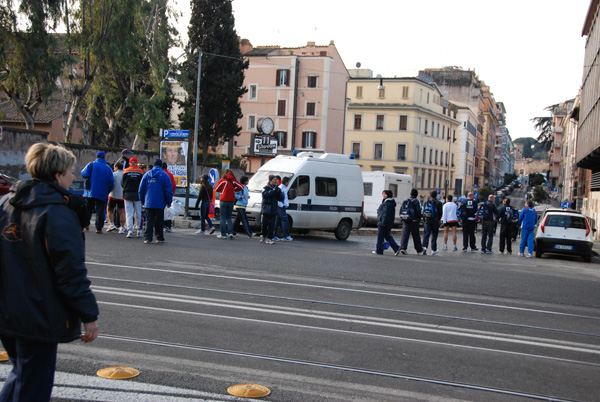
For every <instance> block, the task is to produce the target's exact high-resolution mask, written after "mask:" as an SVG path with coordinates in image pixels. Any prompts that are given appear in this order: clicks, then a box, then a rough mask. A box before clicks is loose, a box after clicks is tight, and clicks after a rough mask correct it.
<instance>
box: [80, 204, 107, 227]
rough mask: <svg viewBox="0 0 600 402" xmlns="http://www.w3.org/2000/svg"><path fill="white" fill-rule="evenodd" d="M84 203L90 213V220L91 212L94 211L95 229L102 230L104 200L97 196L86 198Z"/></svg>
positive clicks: (104, 209)
mask: <svg viewBox="0 0 600 402" xmlns="http://www.w3.org/2000/svg"><path fill="white" fill-rule="evenodd" d="M85 203H86V206H87V210H88V212H89V213H90V220H91V219H92V218H91V216H92V213H94V212H96V230H102V228H103V227H104V212H105V211H106V202H104V201H102V200H99V199H97V198H86V199H85ZM88 226H89V225H88Z"/></svg>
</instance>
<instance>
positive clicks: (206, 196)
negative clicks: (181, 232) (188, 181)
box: [195, 174, 215, 235]
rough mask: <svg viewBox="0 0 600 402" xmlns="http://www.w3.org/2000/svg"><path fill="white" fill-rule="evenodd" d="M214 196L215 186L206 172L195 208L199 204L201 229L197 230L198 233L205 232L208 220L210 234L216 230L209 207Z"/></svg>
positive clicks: (201, 180)
mask: <svg viewBox="0 0 600 402" xmlns="http://www.w3.org/2000/svg"><path fill="white" fill-rule="evenodd" d="M212 198H213V188H212V186H211V185H210V181H208V175H207V174H205V175H203V176H202V177H201V178H200V194H199V195H198V199H197V200H196V206H195V208H196V209H198V205H199V206H200V230H198V231H197V232H196V234H202V235H203V234H204V229H205V228H206V225H205V224H206V222H208V227H209V228H210V234H213V233H214V231H215V227H214V226H213V223H212V221H211V220H210V217H209V216H208V207H209V204H210V203H211V202H212Z"/></svg>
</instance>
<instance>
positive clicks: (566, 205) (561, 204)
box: [560, 201, 571, 209]
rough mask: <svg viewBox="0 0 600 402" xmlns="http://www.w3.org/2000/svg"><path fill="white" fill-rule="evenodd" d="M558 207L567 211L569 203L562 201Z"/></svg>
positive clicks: (569, 206)
mask: <svg viewBox="0 0 600 402" xmlns="http://www.w3.org/2000/svg"><path fill="white" fill-rule="evenodd" d="M560 207H561V208H567V209H569V208H571V203H570V202H569V201H563V202H561V203H560Z"/></svg>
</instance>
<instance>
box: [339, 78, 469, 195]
mask: <svg viewBox="0 0 600 402" xmlns="http://www.w3.org/2000/svg"><path fill="white" fill-rule="evenodd" d="M348 98H349V99H350V102H349V105H348V112H347V118H346V138H345V143H344V147H345V148H344V149H345V153H347V154H349V153H353V154H354V155H355V157H356V159H357V162H358V164H359V165H360V166H361V169H362V170H363V171H386V172H393V173H402V174H409V175H411V176H412V177H413V182H414V183H415V185H414V187H415V188H417V189H418V190H419V194H420V195H426V193H428V192H429V191H431V190H440V192H441V194H446V193H449V194H455V189H454V175H455V164H456V163H458V155H457V152H458V146H457V145H456V129H457V127H458V124H459V123H458V121H457V120H456V110H457V109H456V107H454V105H452V104H450V103H449V102H448V101H446V100H445V99H443V97H442V94H441V92H440V90H439V88H438V87H437V86H436V85H435V84H434V83H433V82H428V81H425V80H421V79H419V78H415V77H409V78H352V79H350V81H349V83H348ZM446 189H448V190H446Z"/></svg>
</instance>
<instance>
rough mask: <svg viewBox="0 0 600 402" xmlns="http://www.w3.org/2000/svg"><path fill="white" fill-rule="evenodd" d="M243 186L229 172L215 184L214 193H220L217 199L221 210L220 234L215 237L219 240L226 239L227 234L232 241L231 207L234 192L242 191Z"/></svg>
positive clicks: (233, 202) (233, 201)
mask: <svg viewBox="0 0 600 402" xmlns="http://www.w3.org/2000/svg"><path fill="white" fill-rule="evenodd" d="M243 189H244V185H243V184H242V183H240V182H239V181H237V180H236V179H235V176H234V175H233V173H232V172H231V170H227V171H226V172H225V177H223V178H222V179H221V180H219V181H218V182H217V184H216V185H215V191H216V192H217V193H221V196H220V197H219V205H220V208H221V223H220V224H219V229H221V234H220V235H219V236H217V238H219V239H226V238H227V235H228V234H229V238H230V239H233V238H234V235H233V222H232V221H231V215H232V214H233V206H234V204H235V192H236V191H242V190H243Z"/></svg>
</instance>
